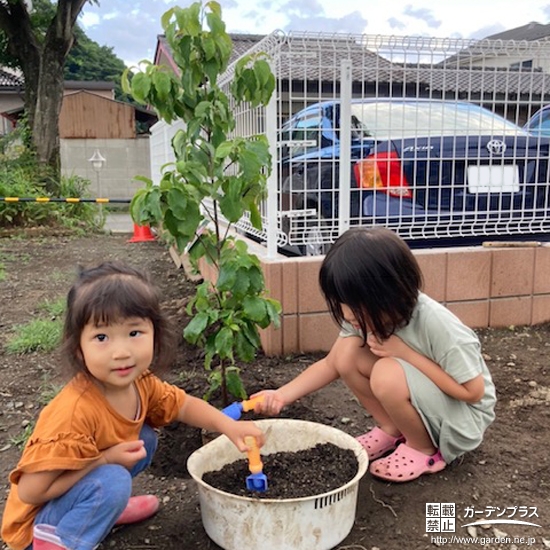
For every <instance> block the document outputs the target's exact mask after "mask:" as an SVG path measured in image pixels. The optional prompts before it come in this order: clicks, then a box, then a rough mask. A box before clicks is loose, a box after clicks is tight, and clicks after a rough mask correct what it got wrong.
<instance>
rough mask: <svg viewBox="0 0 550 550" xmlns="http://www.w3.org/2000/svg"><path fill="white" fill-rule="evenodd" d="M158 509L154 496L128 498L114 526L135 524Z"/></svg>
mask: <svg viewBox="0 0 550 550" xmlns="http://www.w3.org/2000/svg"><path fill="white" fill-rule="evenodd" d="M158 509H159V499H158V498H157V497H156V496H155V495H141V496H139V497H130V499H129V500H128V504H127V505H126V508H124V510H123V511H122V514H120V516H119V518H118V519H117V520H116V523H115V525H124V524H126V523H136V522H138V521H143V520H144V519H147V518H150V517H151V516H152V515H153V514H155V513H156V511H157V510H158Z"/></svg>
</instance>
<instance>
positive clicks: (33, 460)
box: [2, 372, 186, 550]
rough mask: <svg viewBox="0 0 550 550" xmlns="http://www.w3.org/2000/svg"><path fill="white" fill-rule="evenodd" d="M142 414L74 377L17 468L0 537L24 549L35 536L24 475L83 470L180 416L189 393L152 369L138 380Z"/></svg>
mask: <svg viewBox="0 0 550 550" xmlns="http://www.w3.org/2000/svg"><path fill="white" fill-rule="evenodd" d="M136 387H137V390H138V392H139V397H140V399H141V414H140V415H139V418H137V419H136V420H130V419H129V418H126V417H124V416H122V415H120V414H119V413H117V412H116V411H115V410H114V409H113V408H112V407H111V405H110V404H109V403H108V401H107V400H106V399H105V397H104V396H103V394H102V393H101V391H100V390H99V388H98V387H97V386H96V385H95V384H93V383H92V382H90V381H89V380H88V379H87V378H86V377H85V376H84V375H78V376H76V377H75V378H74V379H73V380H71V382H69V383H68V384H67V385H66V386H65V387H64V388H63V390H62V391H61V392H60V393H59V394H58V395H57V396H56V397H55V398H54V399H53V400H52V401H51V402H50V403H49V404H48V405H47V406H46V407H45V408H44V409H43V410H42V412H41V413H40V416H39V417H38V421H37V422H36V426H35V428H34V431H33V433H32V435H31V437H30V438H29V440H28V441H27V445H26V446H25V449H24V450H23V454H22V456H21V459H20V460H19V463H18V464H17V467H16V468H15V470H13V471H12V472H11V473H10V482H11V488H10V492H9V495H8V500H7V502H6V507H5V510H4V516H3V518H2V539H3V540H4V542H5V543H6V544H7V545H8V546H9V547H10V548H12V549H13V550H24V549H25V548H26V547H27V546H29V544H31V543H32V539H33V524H34V518H35V516H36V514H37V512H38V511H39V510H40V508H41V506H34V505H30V504H25V503H24V502H22V501H21V500H20V499H19V497H18V494H17V483H18V481H19V478H20V477H21V474H22V473H24V472H25V473H34V472H45V471H48V470H80V469H82V468H85V467H86V466H87V465H88V464H89V463H90V462H93V461H95V460H97V459H98V458H99V457H100V456H101V453H102V452H103V451H104V450H105V449H108V448H110V447H112V446H113V445H117V444H118V443H122V442H124V441H135V440H137V439H139V434H140V431H141V428H142V426H143V424H144V423H147V424H149V425H150V426H152V427H160V426H164V425H166V424H169V423H170V422H173V421H174V420H176V419H177V415H178V412H179V410H180V409H181V407H182V406H183V403H184V401H185V395H186V394H185V392H184V391H183V390H182V389H180V388H178V387H176V386H172V385H170V384H167V383H166V382H162V381H161V380H160V379H159V378H157V377H156V376H155V375H153V374H151V373H150V372H147V373H145V374H144V375H143V376H141V377H140V378H139V379H138V380H137V381H136Z"/></svg>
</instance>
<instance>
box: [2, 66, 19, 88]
mask: <svg viewBox="0 0 550 550" xmlns="http://www.w3.org/2000/svg"><path fill="white" fill-rule="evenodd" d="M24 82H25V81H24V80H23V78H22V77H21V76H19V75H17V74H15V73H14V72H11V71H9V70H6V69H4V68H0V89H19V88H21V86H23V84H24Z"/></svg>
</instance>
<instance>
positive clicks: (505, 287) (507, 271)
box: [210, 245, 550, 355]
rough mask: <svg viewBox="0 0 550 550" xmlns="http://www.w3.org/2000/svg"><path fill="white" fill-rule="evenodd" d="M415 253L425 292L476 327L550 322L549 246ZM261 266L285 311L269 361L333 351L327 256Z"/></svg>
mask: <svg viewBox="0 0 550 550" xmlns="http://www.w3.org/2000/svg"><path fill="white" fill-rule="evenodd" d="M414 254H415V255H416V257H417V259H418V262H419V264H420V267H421V269H422V273H423V275H424V291H425V292H426V293H427V294H429V295H430V296H431V297H432V298H434V299H436V300H438V301H439V302H441V303H443V304H444V305H446V306H447V307H448V308H449V309H450V310H451V311H453V313H455V314H456V315H457V316H458V317H459V318H460V319H461V320H462V321H463V322H464V323H466V324H467V325H468V326H470V327H472V328H482V327H502V326H509V325H534V324H538V323H542V322H545V321H550V245H543V246H538V247H524V248H523V247H517V248H516V247H514V248H506V247H502V248H498V247H496V248H484V247H467V248H446V249H432V250H415V251H414ZM261 261H262V265H263V270H264V274H265V278H266V285H267V288H268V289H269V293H270V295H271V296H272V297H273V298H275V299H277V300H279V301H280V302H281V304H282V308H283V316H282V320H281V328H280V329H274V328H271V327H270V328H269V329H267V330H265V331H263V333H262V344H263V348H264V351H265V352H266V354H268V355H281V354H287V353H308V352H314V351H328V350H329V349H330V347H331V345H332V343H333V342H334V339H335V338H336V336H337V334H338V329H337V327H336V326H335V324H334V322H333V321H332V319H331V317H330V315H329V313H328V310H327V307H326V304H325V301H324V299H323V297H322V295H321V292H320V290H319V285H318V282H317V280H318V273H319V269H320V266H321V262H322V257H311V258H277V259H275V260H266V259H261ZM210 275H211V274H210Z"/></svg>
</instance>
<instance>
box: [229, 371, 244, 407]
mask: <svg viewBox="0 0 550 550" xmlns="http://www.w3.org/2000/svg"><path fill="white" fill-rule="evenodd" d="M226 384H227V390H228V391H229V393H230V394H231V395H233V396H234V397H236V398H237V399H241V400H242V399H246V397H247V395H246V391H245V389H244V386H243V383H242V380H241V377H240V373H239V371H238V370H237V369H232V370H229V371H228V372H227V375H226Z"/></svg>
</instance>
